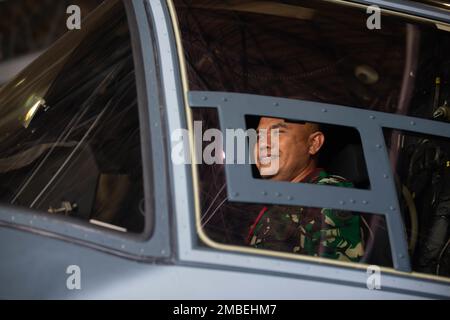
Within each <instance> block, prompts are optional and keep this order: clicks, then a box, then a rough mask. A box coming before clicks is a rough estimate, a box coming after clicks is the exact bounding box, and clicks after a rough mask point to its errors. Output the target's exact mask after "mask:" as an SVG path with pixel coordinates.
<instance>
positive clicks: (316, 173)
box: [300, 168, 328, 183]
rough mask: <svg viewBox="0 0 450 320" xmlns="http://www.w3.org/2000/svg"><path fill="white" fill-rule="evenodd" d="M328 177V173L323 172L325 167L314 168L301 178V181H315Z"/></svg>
mask: <svg viewBox="0 0 450 320" xmlns="http://www.w3.org/2000/svg"><path fill="white" fill-rule="evenodd" d="M326 177H328V174H327V173H326V172H325V169H322V168H315V169H314V170H313V171H312V172H311V173H310V174H308V175H307V176H306V177H305V178H304V179H302V180H301V181H300V182H301V183H316V182H318V181H319V180H320V179H323V178H326Z"/></svg>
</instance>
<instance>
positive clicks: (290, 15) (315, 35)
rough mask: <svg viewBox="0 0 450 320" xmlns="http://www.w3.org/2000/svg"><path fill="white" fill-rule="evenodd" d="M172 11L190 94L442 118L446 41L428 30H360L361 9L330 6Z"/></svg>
mask: <svg viewBox="0 0 450 320" xmlns="http://www.w3.org/2000/svg"><path fill="white" fill-rule="evenodd" d="M175 4H176V9H177V13H178V20H179V24H180V30H181V36H182V40H183V47H184V51H185V58H186V65H187V71H188V78H189V87H190V89H191V90H211V91H228V92H239V93H251V94H259V95H268V96H277V97H287V98H298V99H303V100H310V101H317V102H324V103H332V104H338V105H345V106H352V107H358V108H364V109H369V110H377V111H383V112H392V113H398V114H408V115H413V116H417V117H423V118H436V119H444V118H446V117H447V118H448V115H449V114H450V110H449V109H448V107H447V105H448V103H449V101H448V99H449V94H450V92H449V90H450V58H449V57H450V55H449V54H448V52H450V33H449V32H446V31H443V30H438V29H437V28H436V26H435V25H434V24H431V23H430V24H425V23H419V22H417V21H415V20H405V19H403V18H399V17H394V16H388V15H385V14H383V15H382V16H381V19H380V29H373V30H369V28H368V27H367V20H368V18H369V17H370V15H368V14H367V13H366V10H362V9H357V8H351V7H348V6H344V5H338V4H335V3H332V2H331V1H306V0H288V1H286V0H284V1H281V0H272V1H246V0H240V1H226V2H224V1H212V0H176V1H175ZM446 101H447V104H446ZM439 107H444V109H443V111H442V110H441V112H439V111H438V108H439ZM436 111H438V112H436Z"/></svg>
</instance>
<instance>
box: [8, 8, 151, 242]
mask: <svg viewBox="0 0 450 320" xmlns="http://www.w3.org/2000/svg"><path fill="white" fill-rule="evenodd" d="M98 12H99V14H98V15H96V17H97V18H96V19H91V20H87V21H86V22H85V24H84V25H83V28H82V30H81V31H75V32H72V33H69V34H68V35H67V36H66V37H64V38H63V39H62V40H61V41H59V42H57V43H56V44H55V45H54V47H53V48H52V49H51V50H50V51H48V52H47V53H46V54H45V55H43V56H42V57H40V58H39V59H38V60H37V61H36V62H35V63H34V64H33V65H32V66H31V67H29V68H28V69H27V70H26V71H25V72H23V73H21V74H20V75H19V76H18V77H17V78H16V79H15V80H14V81H12V82H11V83H10V84H8V85H7V86H5V87H4V88H3V89H2V91H1V92H0V201H1V202H2V203H3V204H10V205H18V206H23V207H28V208H31V209H36V210H39V211H45V212H47V213H49V214H54V215H65V216H69V217H74V218H78V219H83V220H86V221H91V222H92V223H96V224H101V225H104V226H110V227H111V228H113V229H115V230H121V231H130V232H137V233H138V232H142V231H143V228H144V200H143V197H144V195H143V194H144V193H143V181H142V160H141V144H140V129H139V117H138V107H137V93H136V83H135V72H134V64H133V56H132V49H131V39H130V34H129V30H128V24H127V17H126V13H125V9H124V8H123V5H122V3H121V2H120V1H111V2H109V3H107V4H105V5H103V6H102V7H101V8H100V9H99V11H98ZM98 17H99V18H98Z"/></svg>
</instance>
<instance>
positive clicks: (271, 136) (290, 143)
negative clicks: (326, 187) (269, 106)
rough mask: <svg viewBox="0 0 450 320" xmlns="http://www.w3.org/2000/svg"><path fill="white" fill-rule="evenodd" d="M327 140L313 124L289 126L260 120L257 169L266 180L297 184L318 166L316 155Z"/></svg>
mask: <svg viewBox="0 0 450 320" xmlns="http://www.w3.org/2000/svg"><path fill="white" fill-rule="evenodd" d="M323 142H324V137H323V134H322V133H321V132H319V131H318V128H317V125H314V124H312V123H305V124H299V123H289V122H286V121H285V120H284V119H279V118H267V117H263V118H261V120H260V122H259V126H258V142H257V144H256V146H255V156H256V166H257V167H258V170H259V172H260V174H261V176H262V177H263V178H266V179H272V180H277V181H294V180H295V179H296V178H297V177H298V176H299V175H301V174H302V172H304V171H305V170H308V169H309V168H311V167H315V159H314V158H315V157H314V156H315V155H316V154H317V153H318V151H319V150H320V148H321V146H322V144H323Z"/></svg>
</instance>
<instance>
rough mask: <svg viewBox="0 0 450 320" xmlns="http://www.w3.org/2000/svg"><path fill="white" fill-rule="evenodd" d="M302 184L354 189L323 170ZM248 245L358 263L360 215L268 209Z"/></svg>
mask: <svg viewBox="0 0 450 320" xmlns="http://www.w3.org/2000/svg"><path fill="white" fill-rule="evenodd" d="M302 182H306V183H315V184H322V185H334V186H341V187H351V186H352V184H351V183H350V182H348V181H346V180H345V179H344V178H342V177H338V176H331V175H328V174H327V173H326V172H325V171H323V170H321V169H317V170H316V171H314V172H313V173H312V174H311V175H309V176H308V177H307V178H306V179H304V180H303V181H302ZM247 241H248V244H249V245H251V246H253V247H255V248H260V249H266V250H274V251H283V252H292V253H298V254H304V255H309V256H318V257H324V258H330V259H336V260H342V261H352V262H358V261H359V260H360V259H361V258H362V256H363V254H364V248H363V245H362V240H361V231H360V217H359V215H356V214H352V213H350V212H345V211H340V210H334V209H320V208H303V207H293V206H290V207H288V206H278V205H272V206H266V207H264V208H263V209H262V210H261V212H260V214H259V216H258V218H257V219H256V221H255V223H254V224H253V226H252V228H251V230H250V233H249V236H248V240H247Z"/></svg>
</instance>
